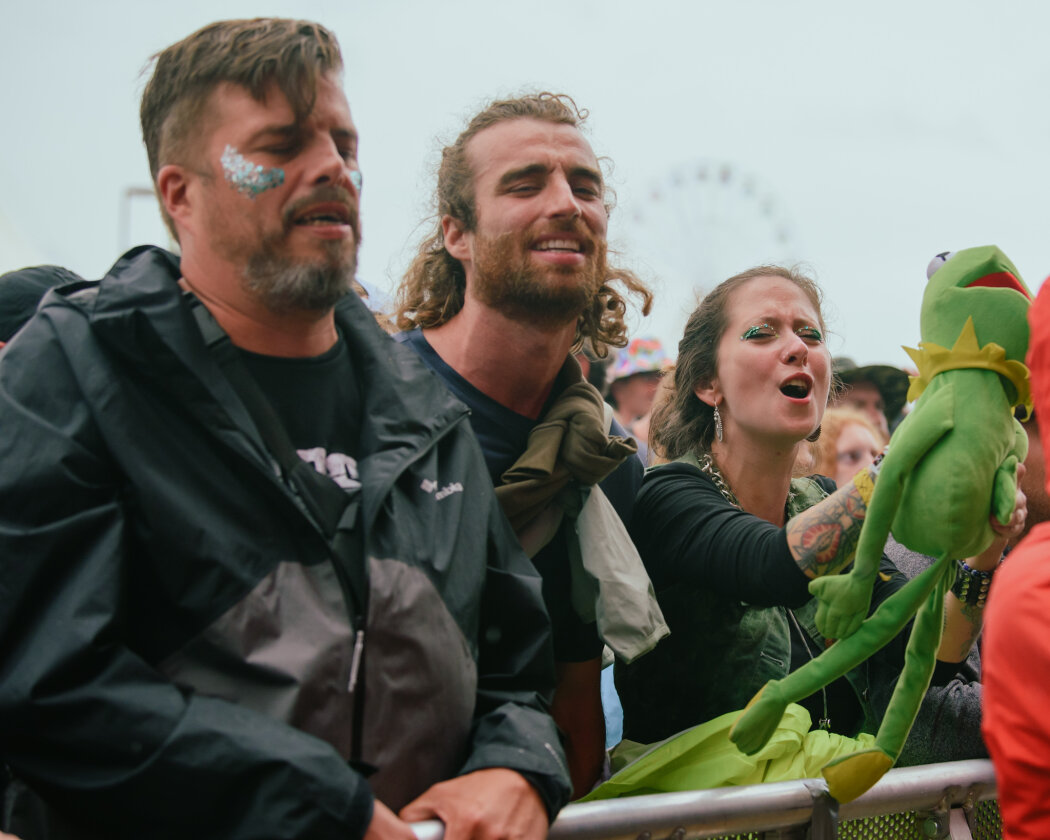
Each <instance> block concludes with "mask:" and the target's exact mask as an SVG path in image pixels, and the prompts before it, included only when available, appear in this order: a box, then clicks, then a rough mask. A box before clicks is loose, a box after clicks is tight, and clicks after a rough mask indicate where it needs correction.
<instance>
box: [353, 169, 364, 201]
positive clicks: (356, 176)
mask: <svg viewBox="0 0 1050 840" xmlns="http://www.w3.org/2000/svg"><path fill="white" fill-rule="evenodd" d="M350 183H351V184H353V185H354V189H355V190H357V194H358V195H360V194H361V185H362V184H363V183H364V179H363V178H362V177H361V170H360V169H351V170H350Z"/></svg>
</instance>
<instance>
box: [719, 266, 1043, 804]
mask: <svg viewBox="0 0 1050 840" xmlns="http://www.w3.org/2000/svg"><path fill="white" fill-rule="evenodd" d="M927 274H928V276H929V283H928V284H927V287H926V292H925V294H924V296H923V300H922V313H921V318H920V328H921V332H922V338H923V341H922V342H921V343H920V345H919V347H920V348H921V349H919V350H912V349H909V348H905V350H907V352H908V353H909V355H910V356H911V357H912V359H913V360H914V361H915V363H916V365H917V366H918V370H919V375H918V376H917V377H912V382H911V388H910V390H909V392H908V399H909V401H911V400H915V399H917V400H918V401H917V402H916V404H915V407H914V408H913V410H912V412H911V413H910V414H909V415H908V416H907V417H906V418H905V419H904V421H903V422H902V423H901V424H900V426H899V427H898V428H897V430H896V432H894V434H893V437H892V438H891V439H890V445H889V447H888V448H887V450H886V454H885V457H884V459H883V461H882V465H881V469H880V471H879V473H878V479H877V481H876V482H875V484H874V488H873V489H871V488H872V486H871V482H870V477H869V473H868V472H867V471H862V472H861V473H860V474H859V476H858V479H855V482H856V483H857V486H858V488H860V490H861V493H862V495H865V496H866V495H867V493H870V494H871V495H870V500H869V503H868V510H867V517H866V519H865V521H864V525H863V527H862V529H861V533H860V539H859V542H858V544H857V553H856V558H855V560H854V565H853V568H852V570H851V571H850V572H849V573H848V574H841V575H832V576H828V577H822V578H818V579H816V580H814V581H812V582H811V583H810V585H809V591H810V593H811V594H812V595H813V596H814V597H815V598H817V600H818V602H819V603H818V607H817V615H816V621H817V627H818V628H819V630H820V632H821V633H822V634H823V635H824V636H825V637H827V638H833V639H837V640H838V641H836V642H835V643H834V644H833V645H831V647H829V648H828V649H827V650H826V651H825V652H824V653H823V654H821V655H820V656H819V657H817V658H816V659H815V660H813V661H812V662H810V663H807V664H806V665H804V666H803V667H801V668H799V669H798V670H796V671H794V672H793V673H791V674H789V675H788V676H787V677H785V678H784V679H781V680H774V681H770V682H768V683H766V685H765V686H763V688H762V689H761V690H760V691H759V693H758V694H756V695H755V697H754V698H753V699H752V700H751V702H750V703H749V704H748V706H747V709H746V710H745V712H744V713H743V715H742V716H741V717H740V719H739V720H738V721H737V723H736V725H735V726H734V727H733V729H732V731H731V732H730V735H729V737H730V739H731V740H732V741H733V742H734V743H736V745H737V746H738V747H739V748H740V749H741V750H742V751H743V752H745V753H748V754H753V753H755V752H756V751H758V750H759V749H761V748H762V746H763V745H764V744H765V743H766V741H768V739H769V737H770V736H771V735H772V733H773V732H774V731H775V730H776V727H777V724H778V723H779V721H780V718H781V716H782V715H783V713H784V710H785V708H786V706H787V704H788V703H791V702H797V701H798V700H800V699H802V698H804V697H808V696H809V695H810V694H812V693H813V692H815V691H817V690H818V689H820V688H821V687H822V686H825V685H827V684H828V683H830V682H832V681H833V680H835V679H837V678H838V677H840V676H842V675H843V674H845V673H846V672H848V671H849V670H851V669H852V668H854V667H856V666H857V665H858V664H860V663H861V662H862V661H864V660H865V659H867V658H868V657H869V656H871V654H873V653H874V652H875V651H877V650H878V649H879V648H881V647H882V646H883V645H885V644H887V643H888V642H889V641H890V640H891V639H893V638H894V637H895V636H896V635H897V634H898V633H899V632H900V631H901V630H902V629H903V628H904V626H905V625H906V624H907V622H908V620H909V619H911V618H912V617H913V616H914V617H915V623H914V625H913V627H912V630H911V637H910V638H909V640H908V645H907V651H906V653H905V661H904V667H903V670H902V671H901V675H900V678H899V679H898V681H897V685H896V687H895V689H894V691H893V696H892V697H891V699H890V703H889V706H888V707H887V709H886V714H885V715H884V717H883V719H882V723H881V725H880V727H879V731H878V734H877V735H876V738H875V746H874V748H872V749H869V750H863V751H861V752H856V753H853V754H852V755H848V756H845V757H843V758H839V759H836V760H835V761H832V762H831V763H829V764H827V765H825V767H824V768H823V770H822V771H821V772H822V773H823V774H824V778H825V779H826V780H827V783H828V789H829V791H830V793H831V795H832V796H834V797H835V798H836V799H837V800H839V801H840V802H848V801H850V800H852V799H855V798H856V797H858V796H860V795H861V794H862V793H864V791H866V790H867V789H868V788H870V787H871V786H872V785H873V784H875V782H877V781H878V780H879V779H880V778H881V777H882V775H883V774H884V773H885V772H886V771H887V770H888V769H889V768H890V767H892V766H893V763H894V762H895V761H896V760H897V757H898V756H899V755H900V751H901V749H902V748H903V746H904V742H905V740H906V739H907V737H908V732H909V731H910V729H911V726H912V723H913V722H914V721H915V716H916V714H917V713H918V710H919V705H920V703H921V702H922V698H923V695H924V694H925V693H926V689H927V687H928V686H929V683H930V677H931V676H932V674H933V668H934V661H935V655H936V652H937V649H938V646H939V644H940V638H941V630H942V623H943V615H944V598H945V595H946V593H947V592H948V590H949V589H951V588H952V585H953V583H955V582H956V578H957V576H958V577H959V578H960V587H957V588H956V592H958V593H960V595H961V597H963V598H964V599H965V600H966V601H967V602H969V603H978V598H979V597H982V586H984V587H987V577H984V578H975V577H974V576H975V575H977V574H979V573H970V572H969V571H968V569H967V567H965V566H964V565H963V564H961V563H960V562H959V560H960V558H965V557H971V556H973V555H976V554H979V553H981V552H982V551H983V550H985V549H986V548H988V546H989V545H991V543H992V541H993V539H994V538H995V536H996V534H995V531H993V530H992V527H991V525H990V523H989V521H988V515H989V512H992V513H993V514H994V515H995V517H996V519H997V520H998V521H999V522H1001V523H1003V524H1006V523H1007V522H1008V521H1009V520H1010V517H1011V515H1012V513H1013V508H1014V503H1015V499H1016V490H1017V465H1018V463H1020V462H1021V461H1023V460H1024V457H1025V454H1026V453H1027V450H1028V439H1027V437H1026V435H1025V432H1024V429H1023V428H1022V427H1021V424H1020V423H1018V422H1017V420H1016V419H1015V418H1014V415H1013V407H1014V406H1017V405H1024V406H1026V407H1027V408H1030V396H1029V385H1028V369H1027V368H1026V367H1025V366H1024V358H1025V352H1026V350H1027V347H1028V322H1027V312H1028V307H1029V305H1030V304H1031V299H1032V296H1031V293H1030V292H1029V291H1028V288H1027V287H1026V286H1025V285H1024V283H1023V282H1022V281H1021V279H1020V276H1019V275H1018V273H1017V270H1016V269H1015V268H1014V266H1013V264H1012V263H1011V262H1010V260H1009V259H1007V257H1006V256H1005V255H1004V254H1003V253H1002V252H1001V251H1000V250H999V249H998V248H996V247H994V246H987V247H982V248H970V249H968V250H965V251H959V252H957V253H955V254H942V255H939V256H938V257H937V258H935V259H934V261H933V262H931V263H930V267H929V269H928V270H927ZM866 488H867V489H866ZM891 531H892V532H893V535H894V537H895V538H896V539H897V541H898V542H900V543H902V544H903V545H905V546H907V547H908V548H910V549H912V550H914V551H918V552H920V553H922V554H926V555H930V556H932V557H934V558H937V559H936V562H935V563H934V564H933V565H931V566H930V568H929V569H927V570H926V571H925V572H923V573H922V574H921V575H919V576H918V577H916V578H914V579H913V580H911V581H909V582H908V583H907V584H906V585H905V586H903V587H902V588H901V589H900V590H898V591H897V592H896V593H894V594H893V595H892V596H890V597H889V598H887V599H886V601H884V602H883V603H882V604H881V605H880V606H879V608H878V609H877V610H876V611H875V612H874V613H872V615H871V616H870V617H866V616H867V614H868V609H869V605H870V602H871V590H872V585H873V583H874V581H875V576H876V575H877V574H878V569H879V560H880V558H881V556H882V551H883V547H884V546H885V544H886V538H887V537H888V535H889V533H890V532H891ZM968 582H972V584H973V585H972V586H971V587H969V589H964V588H962V587H965V586H966V585H967V584H968ZM983 594H986V589H985V590H984V593H983ZM982 602H983V599H982Z"/></svg>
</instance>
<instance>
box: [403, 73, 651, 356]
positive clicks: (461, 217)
mask: <svg viewBox="0 0 1050 840" xmlns="http://www.w3.org/2000/svg"><path fill="white" fill-rule="evenodd" d="M518 119H534V120H543V121H545V122H551V123H556V124H561V125H569V126H572V127H573V128H576V129H579V128H580V127H581V126H582V125H583V122H584V121H585V120H586V119H587V111H586V110H581V109H580V108H578V107H577V105H576V103H575V102H574V101H573V99H572V97H570V96H567V95H565V94H555V93H548V92H543V93H536V94H528V95H525V96H521V97H518V98H515V99H504V100H497V101H495V102H492V103H490V104H489V105H488V106H487V107H486V108H484V109H483V110H482V111H481V112H480V113H478V114H477V115H476V116H475V117H474V118H473V119H472V120H471V121H470V122H469V124H468V125H467V127H466V129H465V130H464V131H463V132H462V133H461V134H460V135H459V137H457V138H456V142H455V143H453V144H452V145H450V146H446V147H445V148H444V149H443V150H442V152H441V164H440V166H439V168H438V178H437V208H436V210H437V214H436V220H435V225H434V230H433V232H432V233H431V234H430V236H428V237H427V238H426V239H424V240H423V242H422V243H421V244H420V246H419V252H418V253H417V254H416V257H415V259H414V260H413V261H412V264H411V265H410V266H409V268H408V271H406V272H405V276H404V278H403V279H402V281H401V285H400V287H399V288H398V292H397V306H396V312H395V315H394V317H395V320H396V323H397V326H398V327H399V328H401V329H403V330H408V329H414V328H416V327H423V328H427V327H437V326H440V325H441V324H444V323H446V322H447V321H448V320H449V319H451V318H452V317H453V316H454V315H455V314H456V313H457V312H459V310H460V309H462V308H463V300H464V295H465V293H466V275H465V274H464V271H463V265H462V263H460V261H459V260H457V259H456V258H455V257H453V256H452V255H451V254H449V253H448V251H447V250H446V249H445V238H444V234H443V233H442V230H441V219H442V217H444V216H451V217H452V218H453V219H456V220H457V221H459V222H460V223H461V224H462V225H463V227H464V228H465V229H466V230H468V231H473V230H475V229H476V227H477V208H476V205H475V200H474V199H475V197H474V172H473V170H472V169H471V166H470V161H469V160H468V159H467V144H468V143H469V142H470V140H471V139H472V138H473V137H474V136H475V135H477V134H478V133H479V132H482V131H484V130H485V129H486V128H491V127H492V126H494V125H497V124H498V123H502V122H507V121H509V120H518ZM606 210H610V211H611V210H612V206H611V205H610V204H609V203H606ZM617 286H622V289H623V291H620V290H618V289H617ZM627 295H631V296H634V297H636V298H637V299H639V300H640V302H641V307H640V309H641V312H642V314H643V315H648V314H649V310H650V308H651V306H652V299H653V296H652V293H651V292H650V291H649V289H648V287H647V286H646V285H645V283H643V282H642V280H641V279H640V278H639V277H638V276H637V275H636V274H635V273H634V272H633V271H629V270H628V269H625V268H618V267H613V266H609V267H608V269H607V273H606V277H605V280H604V282H603V283H602V284H601V286H600V287H599V289H598V291H597V293H596V294H595V296H594V298H593V300H592V301H591V303H590V304H589V305H588V306H587V308H586V309H585V310H584V311H583V312H582V313H581V314H580V317H579V321H578V323H577V326H576V340H575V343H574V345H573V351H574V352H575V351H576V350H578V349H579V348H580V347H581V346H582V345H583V342H584V340H586V339H589V340H590V342H591V346H592V347H593V349H594V352H595V353H596V354H597V356H598V357H599V358H604V357H605V355H606V353H607V348H608V347H610V346H612V347H623V346H625V345H626V344H627V326H626V324H625V322H624V317H625V315H626V313H627V303H626V300H625V297H626V296H627Z"/></svg>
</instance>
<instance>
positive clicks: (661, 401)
mask: <svg viewBox="0 0 1050 840" xmlns="http://www.w3.org/2000/svg"><path fill="white" fill-rule="evenodd" d="M756 277H783V278H784V279H785V280H790V281H791V282H792V283H794V284H795V285H796V286H798V287H799V288H800V289H801V290H802V291H803V292H804V293H805V295H806V297H808V298H809V300H810V302H811V303H812V304H813V307H814V308H815V309H816V310H817V316H818V317H819V318H820V326H821V329H823V328H824V310H823V307H822V303H823V293H822V292H821V290H820V287H819V286H818V285H817V284H816V283H815V282H814V281H813V280H812V279H811V278H809V277H807V276H806V275H805V274H803V273H802V271H801V270H800V269H798V268H784V267H782V266H779V265H760V266H756V267H755V268H750V269H748V270H747V271H744V272H741V273H740V274H736V275H734V276H733V277H730V278H729V279H728V280H725V281H723V282H722V283H720V284H719V285H717V286H715V288H714V289H713V290H712V291H711V292H710V293H709V294H708V295H707V296H706V297H705V298H704V299H703V300H702V301H700V305H699V306H697V307H696V309H694V310H693V314H692V315H690V316H689V320H688V321H687V322H686V325H685V334H684V335H683V336H682V340H681V341H680V342H678V360H677V362H676V364H675V368H674V373H673V375H672V374H671V373H670V372H669V373H667V374H665V375H664V379H663V381H664V387H663V388H661V393H660V394H659V396H658V397H657V400H656V403H655V404H654V406H653V414H652V420H651V421H650V423H649V444H650V446H652V448H653V449H654V451H655V452H656V453H657V454H658V455H659V456H660V457H661V458H664V459H666V460H669V461H673V460H674V459H675V458H680V457H681V456H682V455H685V454H686V453H687V452H691V451H694V450H696V448H697V446H699V447H700V448H701V449H705V450H706V449H710V447H711V441H712V440H713V439H714V436H715V420H714V409H713V408H712V407H711V406H709V405H708V404H707V403H705V402H704V401H703V400H701V399H700V398H699V397H697V396H696V394H695V393H693V389H694V388H695V387H696V386H697V385H701V384H706V383H709V382H711V381H712V380H714V378H715V376H716V375H717V373H718V343H719V342H720V341H721V340H722V334H723V333H724V332H725V330H726V324H727V321H728V308H729V298H730V296H731V295H732V294H733V292H734V291H736V289H737V288H739V287H740V286H742V285H743V284H744V283H747V282H748V281H749V280H754V279H755V278H756Z"/></svg>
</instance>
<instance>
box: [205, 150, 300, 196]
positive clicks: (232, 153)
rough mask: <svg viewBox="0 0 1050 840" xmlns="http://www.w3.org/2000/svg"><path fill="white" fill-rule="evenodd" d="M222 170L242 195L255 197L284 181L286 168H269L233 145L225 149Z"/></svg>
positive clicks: (220, 160) (220, 159)
mask: <svg viewBox="0 0 1050 840" xmlns="http://www.w3.org/2000/svg"><path fill="white" fill-rule="evenodd" d="M219 162H220V163H222V171H223V174H224V175H225V176H226V181H227V183H229V184H230V186H232V187H233V188H234V189H235V190H237V192H239V193H240V194H241V195H246V196H248V198H255V196H257V195H259V193H263V192H266V190H269V189H272V188H273V187H279V186H280V185H281V184H283V183H284V170H283V169H280V168H277V167H274V168H272V169H271V168H269V167H266V166H262V165H261V164H258V163H252V162H251V161H250V160H247V159H246V158H245V157H244V155H242V154H241V153H240V152H238V151H237V149H235V148H234V147H233V146H227V147H226V148H225V149H223V152H222V157H221V158H219Z"/></svg>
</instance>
